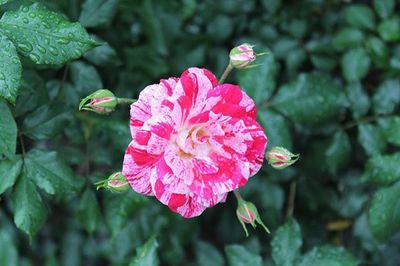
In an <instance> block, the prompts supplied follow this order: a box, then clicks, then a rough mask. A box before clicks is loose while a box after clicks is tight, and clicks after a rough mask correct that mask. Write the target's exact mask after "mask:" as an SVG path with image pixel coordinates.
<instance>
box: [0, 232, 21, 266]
mask: <svg viewBox="0 0 400 266" xmlns="http://www.w3.org/2000/svg"><path fill="white" fill-rule="evenodd" d="M0 247H1V249H0V261H1V264H2V265H7V266H18V265H20V264H19V263H18V250H17V246H16V244H15V236H13V234H11V233H10V231H9V230H6V229H5V228H2V229H1V230H0Z"/></svg>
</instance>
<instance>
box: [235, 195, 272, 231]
mask: <svg viewBox="0 0 400 266" xmlns="http://www.w3.org/2000/svg"><path fill="white" fill-rule="evenodd" d="M236 215H237V217H238V219H239V222H240V223H241V225H242V227H243V229H244V231H245V233H246V236H249V233H248V232H247V228H246V225H245V224H251V226H253V228H255V227H256V226H257V223H258V224H260V225H261V226H262V227H263V228H264V229H265V231H266V232H267V233H269V230H268V228H267V227H266V226H265V224H264V223H263V222H262V221H261V218H260V215H259V214H258V211H257V208H256V206H255V205H254V204H253V203H251V202H248V201H245V200H243V199H240V200H239V201H238V208H237V210H236Z"/></svg>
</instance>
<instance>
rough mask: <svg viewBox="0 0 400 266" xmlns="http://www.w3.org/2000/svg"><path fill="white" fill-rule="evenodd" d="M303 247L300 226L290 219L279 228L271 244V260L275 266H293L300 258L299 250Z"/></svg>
mask: <svg viewBox="0 0 400 266" xmlns="http://www.w3.org/2000/svg"><path fill="white" fill-rule="evenodd" d="M302 245H303V240H302V238H301V231H300V226H299V224H298V223H297V221H296V220H294V219H293V218H290V219H289V220H288V221H287V222H286V223H285V224H284V225H282V226H280V227H279V228H278V230H277V231H276V233H275V236H274V238H273V239H272V242H271V247H272V258H273V259H274V262H275V264H276V265H282V266H291V265H295V264H296V261H297V260H298V259H299V257H300V248H301V246H302Z"/></svg>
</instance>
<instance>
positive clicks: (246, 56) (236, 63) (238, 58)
mask: <svg viewBox="0 0 400 266" xmlns="http://www.w3.org/2000/svg"><path fill="white" fill-rule="evenodd" d="M256 57H257V56H256V54H255V53H254V51H253V46H252V45H250V44H247V43H244V44H241V45H239V46H236V47H235V48H233V49H232V50H231V52H230V53H229V58H230V64H231V65H232V66H233V67H235V68H245V67H247V66H248V65H249V64H250V63H251V62H253V61H254V60H256Z"/></svg>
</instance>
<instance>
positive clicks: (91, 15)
mask: <svg viewBox="0 0 400 266" xmlns="http://www.w3.org/2000/svg"><path fill="white" fill-rule="evenodd" d="M118 4H119V0H86V1H85V2H84V3H83V4H82V12H81V15H80V16H79V22H80V23H82V25H83V26H84V27H87V28H90V27H96V26H99V25H103V24H107V23H109V22H110V21H111V19H112V17H113V16H114V14H115V12H116V11H117V8H118Z"/></svg>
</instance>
